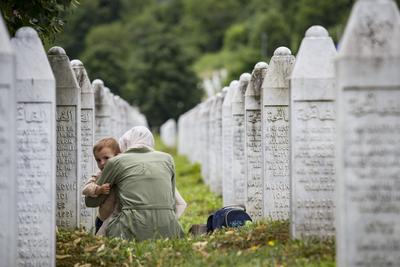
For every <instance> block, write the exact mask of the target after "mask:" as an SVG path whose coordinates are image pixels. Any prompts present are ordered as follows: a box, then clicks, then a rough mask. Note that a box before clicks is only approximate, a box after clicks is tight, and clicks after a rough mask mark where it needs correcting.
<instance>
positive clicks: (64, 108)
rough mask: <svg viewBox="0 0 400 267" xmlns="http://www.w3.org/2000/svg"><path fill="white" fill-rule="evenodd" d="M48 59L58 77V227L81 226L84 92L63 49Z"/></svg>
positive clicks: (50, 52) (51, 54)
mask: <svg viewBox="0 0 400 267" xmlns="http://www.w3.org/2000/svg"><path fill="white" fill-rule="evenodd" d="M47 54H48V58H49V61H50V65H51V68H52V70H53V73H54V76H55V78H56V96H57V99H56V100H57V114H56V121H57V214H56V220H57V226H59V227H64V228H69V229H74V228H76V227H79V221H80V210H81V188H79V187H80V185H81V182H80V180H81V158H80V156H81V101H80V99H81V92H80V91H81V90H80V88H79V85H78V82H77V81H76V78H75V74H74V72H73V70H72V68H71V64H70V61H69V58H68V56H67V55H66V54H65V51H64V49H63V48H61V47H58V46H55V47H52V48H50V50H49V51H48V53H47Z"/></svg>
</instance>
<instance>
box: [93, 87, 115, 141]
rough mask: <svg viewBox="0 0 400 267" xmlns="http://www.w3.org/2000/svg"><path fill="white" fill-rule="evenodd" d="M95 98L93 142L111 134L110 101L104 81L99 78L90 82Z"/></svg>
mask: <svg viewBox="0 0 400 267" xmlns="http://www.w3.org/2000/svg"><path fill="white" fill-rule="evenodd" d="M92 86H93V89H94V99H95V113H94V114H95V127H96V130H95V134H94V137H95V142H97V141H99V140H100V139H102V138H104V137H111V136H112V132H111V131H112V129H111V102H110V99H109V98H108V97H107V94H106V90H105V88H104V83H103V81H102V80H100V79H96V80H94V81H93V82H92Z"/></svg>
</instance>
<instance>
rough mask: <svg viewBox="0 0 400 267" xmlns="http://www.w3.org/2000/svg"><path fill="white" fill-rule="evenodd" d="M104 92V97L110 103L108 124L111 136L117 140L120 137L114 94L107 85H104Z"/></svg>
mask: <svg viewBox="0 0 400 267" xmlns="http://www.w3.org/2000/svg"><path fill="white" fill-rule="evenodd" d="M104 92H105V97H106V98H107V101H109V103H110V125H109V127H111V137H113V138H115V139H116V140H118V138H119V137H120V136H119V135H118V134H119V133H118V121H119V118H118V108H117V106H116V104H115V102H114V94H113V93H112V92H111V90H110V88H108V87H107V86H104Z"/></svg>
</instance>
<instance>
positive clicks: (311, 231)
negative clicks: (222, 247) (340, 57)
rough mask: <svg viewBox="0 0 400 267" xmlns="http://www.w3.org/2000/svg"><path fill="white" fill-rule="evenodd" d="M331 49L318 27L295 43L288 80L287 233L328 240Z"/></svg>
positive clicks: (331, 199)
mask: <svg viewBox="0 0 400 267" xmlns="http://www.w3.org/2000/svg"><path fill="white" fill-rule="evenodd" d="M335 56H336V49H335V45H334V43H333V41H332V39H331V38H330V37H329V34H328V32H327V31H326V30H325V29H324V28H323V27H321V26H312V27H310V28H309V29H308V30H307V32H306V34H305V37H304V39H303V41H302V42H301V45H300V49H299V52H298V54H297V57H296V64H295V66H294V68H293V72H292V76H291V81H290V92H291V94H290V138H291V139H290V156H291V160H290V168H291V171H290V179H291V195H290V196H291V214H290V215H291V224H290V227H291V235H292V237H293V238H301V237H304V236H318V237H321V238H323V237H333V236H334V235H335V228H334V209H335V204H334V203H335V201H334V198H335V177H334V176H335V169H336V168H335V149H334V148H335V141H336V107H335V105H336V103H335V99H336V90H335V76H334V75H335V74H334V66H333V63H334V58H335Z"/></svg>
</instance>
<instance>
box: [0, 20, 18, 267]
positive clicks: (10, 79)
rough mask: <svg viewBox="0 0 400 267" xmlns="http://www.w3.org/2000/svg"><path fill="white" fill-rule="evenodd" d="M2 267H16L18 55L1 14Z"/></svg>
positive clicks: (0, 154)
mask: <svg viewBox="0 0 400 267" xmlns="http://www.w3.org/2000/svg"><path fill="white" fill-rule="evenodd" d="M0 69H1V71H0V157H1V159H2V160H1V161H0V214H2V215H3V216H1V217H0V225H1V226H2V233H0V259H1V261H0V266H1V267H6V266H15V265H16V260H15V259H16V255H17V179H16V177H17V176H16V163H15V156H16V155H15V154H16V153H15V150H16V149H15V144H16V140H15V136H16V125H15V110H16V108H15V107H16V103H15V55H14V51H13V49H12V47H11V43H10V37H9V35H8V32H7V30H6V27H5V25H4V22H3V18H2V17H1V14H0Z"/></svg>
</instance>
